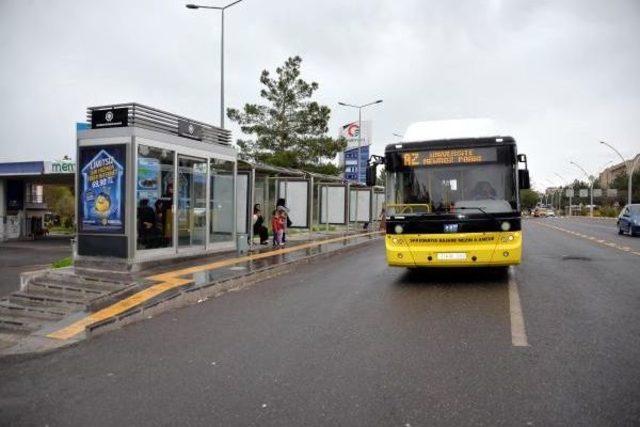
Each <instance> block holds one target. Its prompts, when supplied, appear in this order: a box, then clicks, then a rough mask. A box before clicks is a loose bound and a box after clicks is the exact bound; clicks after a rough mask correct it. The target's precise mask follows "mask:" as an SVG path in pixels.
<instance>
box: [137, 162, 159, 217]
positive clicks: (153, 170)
mask: <svg viewBox="0 0 640 427" xmlns="http://www.w3.org/2000/svg"><path fill="white" fill-rule="evenodd" d="M137 191H138V198H137V200H142V199H147V200H149V206H153V205H154V204H155V202H156V200H158V198H159V197H160V160H159V159H154V158H148V157H138V183H137Z"/></svg>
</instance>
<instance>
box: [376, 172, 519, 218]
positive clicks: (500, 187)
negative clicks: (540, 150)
mask: <svg viewBox="0 0 640 427" xmlns="http://www.w3.org/2000/svg"><path fill="white" fill-rule="evenodd" d="M388 175H389V176H388V178H389V180H388V189H389V192H390V194H389V196H390V197H389V204H390V208H391V209H392V210H393V206H392V205H393V204H405V205H415V206H419V205H423V206H424V205H426V209H423V210H422V212H420V211H419V210H418V209H412V210H411V211H413V212H416V213H420V214H429V213H430V214H438V213H440V212H451V211H456V212H458V213H462V212H463V211H464V213H465V214H466V213H469V214H473V213H499V212H511V211H513V210H514V209H516V206H517V198H516V192H515V178H514V169H513V166H511V165H505V164H501V163H486V164H474V165H455V166H450V165H447V166H435V167H412V168H406V169H404V170H402V171H397V172H389V173H388ZM474 211H475V212H474ZM403 212H404V213H406V212H407V210H406V209H405V210H404V211H403ZM389 214H393V212H389Z"/></svg>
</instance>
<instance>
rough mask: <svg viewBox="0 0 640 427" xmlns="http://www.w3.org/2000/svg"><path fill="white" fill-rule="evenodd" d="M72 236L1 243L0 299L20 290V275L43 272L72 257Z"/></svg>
mask: <svg viewBox="0 0 640 427" xmlns="http://www.w3.org/2000/svg"><path fill="white" fill-rule="evenodd" d="M70 240H71V236H64V237H62V236H61V237H57V236H56V237H47V238H45V239H41V240H35V241H33V240H24V241H23V240H20V241H8V242H2V243H0V272H2V280H0V297H2V296H5V295H8V294H10V293H11V292H14V291H17V290H18V289H19V288H20V274H21V273H24V272H26V271H34V270H41V269H44V268H47V267H50V266H51V263H53V262H54V261H57V260H59V259H62V258H64V257H68V256H70V255H71V243H70Z"/></svg>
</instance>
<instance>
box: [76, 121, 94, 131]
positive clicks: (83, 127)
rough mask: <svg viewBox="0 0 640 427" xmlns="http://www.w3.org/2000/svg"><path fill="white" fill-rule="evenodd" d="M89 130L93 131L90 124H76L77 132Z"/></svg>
mask: <svg viewBox="0 0 640 427" xmlns="http://www.w3.org/2000/svg"><path fill="white" fill-rule="evenodd" d="M88 129H91V125H90V124H89V123H82V122H76V132H78V131H81V130H88Z"/></svg>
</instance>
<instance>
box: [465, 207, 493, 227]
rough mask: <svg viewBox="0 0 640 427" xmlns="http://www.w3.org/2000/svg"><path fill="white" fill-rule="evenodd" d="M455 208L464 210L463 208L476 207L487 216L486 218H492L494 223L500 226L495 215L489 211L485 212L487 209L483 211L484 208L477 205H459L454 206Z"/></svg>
mask: <svg viewBox="0 0 640 427" xmlns="http://www.w3.org/2000/svg"><path fill="white" fill-rule="evenodd" d="M455 209H460V210H465V209H477V210H479V211H480V212H482V213H483V214H484V215H485V216H486V217H488V218H490V219H492V220H493V221H494V222H495V223H496V225H498V226H500V221H498V219H497V218H496V217H495V216H493V215H491V214H490V213H488V212H487V211H485V210H484V209H482V208H479V207H477V206H461V207H456V208H455Z"/></svg>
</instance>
